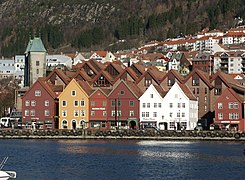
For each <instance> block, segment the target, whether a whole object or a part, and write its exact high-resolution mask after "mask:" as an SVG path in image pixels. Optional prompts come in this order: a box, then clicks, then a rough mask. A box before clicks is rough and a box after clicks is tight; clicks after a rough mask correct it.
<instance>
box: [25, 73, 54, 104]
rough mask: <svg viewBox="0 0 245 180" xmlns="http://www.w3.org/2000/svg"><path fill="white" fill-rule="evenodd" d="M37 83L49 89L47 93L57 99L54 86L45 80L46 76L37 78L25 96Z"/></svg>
mask: <svg viewBox="0 0 245 180" xmlns="http://www.w3.org/2000/svg"><path fill="white" fill-rule="evenodd" d="M36 84H40V85H41V86H42V87H43V89H44V90H46V91H47V93H48V94H49V95H50V96H51V97H52V98H53V99H55V98H56V97H57V95H56V93H55V92H54V91H53V90H52V88H51V87H50V86H49V84H48V83H47V81H46V80H45V77H40V78H38V79H37V81H36V82H35V83H34V84H33V85H32V86H31V87H30V88H29V89H28V90H27V91H26V93H25V94H24V96H23V97H25V96H26V95H27V94H28V92H30V91H31V90H32V89H33V88H35V86H36Z"/></svg>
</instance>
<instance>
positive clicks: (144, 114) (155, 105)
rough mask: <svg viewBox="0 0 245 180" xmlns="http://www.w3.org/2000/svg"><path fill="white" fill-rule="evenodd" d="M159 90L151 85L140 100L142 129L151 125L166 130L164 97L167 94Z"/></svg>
mask: <svg viewBox="0 0 245 180" xmlns="http://www.w3.org/2000/svg"><path fill="white" fill-rule="evenodd" d="M158 90H159V91H160V92H159V91H158ZM158 90H157V89H156V88H155V86H154V85H153V84H151V85H150V86H149V87H148V89H147V90H146V91H145V92H144V94H143V95H142V96H141V97H140V98H139V100H140V127H141V128H144V127H145V126H148V125H150V126H154V127H157V128H160V129H165V128H164V121H163V120H164V115H163V114H164V111H163V109H164V107H163V97H162V96H163V95H165V92H164V91H163V89H161V88H158ZM163 92H164V93H163Z"/></svg>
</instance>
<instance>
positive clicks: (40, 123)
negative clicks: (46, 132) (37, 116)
mask: <svg viewBox="0 0 245 180" xmlns="http://www.w3.org/2000/svg"><path fill="white" fill-rule="evenodd" d="M36 124H37V125H43V124H44V122H43V121H37V122H36Z"/></svg>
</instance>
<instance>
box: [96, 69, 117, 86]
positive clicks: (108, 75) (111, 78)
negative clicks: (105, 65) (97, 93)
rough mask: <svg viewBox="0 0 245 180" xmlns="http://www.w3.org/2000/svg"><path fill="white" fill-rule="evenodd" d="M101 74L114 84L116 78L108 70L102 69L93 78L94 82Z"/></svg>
mask: <svg viewBox="0 0 245 180" xmlns="http://www.w3.org/2000/svg"><path fill="white" fill-rule="evenodd" d="M101 76H104V78H106V80H107V81H109V83H110V84H111V85H113V81H114V78H113V77H112V76H111V75H110V74H109V73H108V72H107V71H100V72H99V73H98V74H97V75H96V76H95V77H94V78H93V79H92V82H95V81H97V80H98V79H99V78H100V77H101Z"/></svg>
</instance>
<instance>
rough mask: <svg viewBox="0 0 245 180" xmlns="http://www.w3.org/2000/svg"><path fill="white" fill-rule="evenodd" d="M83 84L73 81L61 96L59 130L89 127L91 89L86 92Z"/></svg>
mask: <svg viewBox="0 0 245 180" xmlns="http://www.w3.org/2000/svg"><path fill="white" fill-rule="evenodd" d="M82 83H83V81H76V80H75V79H72V80H71V82H70V83H69V84H68V85H67V86H66V88H65V89H64V91H63V92H62V93H61V94H60V95H59V97H58V98H59V129H78V128H85V127H87V124H88V122H89V95H90V93H91V92H89V91H91V89H89V90H86V89H85V88H84V87H83V84H82ZM84 83H86V82H84Z"/></svg>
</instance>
